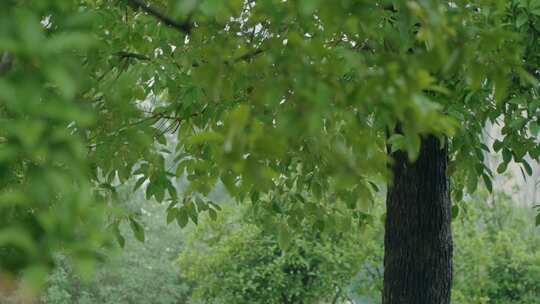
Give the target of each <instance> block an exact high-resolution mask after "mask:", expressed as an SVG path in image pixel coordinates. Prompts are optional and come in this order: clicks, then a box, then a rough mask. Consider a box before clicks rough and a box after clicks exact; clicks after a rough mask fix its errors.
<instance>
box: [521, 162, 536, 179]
mask: <svg viewBox="0 0 540 304" xmlns="http://www.w3.org/2000/svg"><path fill="white" fill-rule="evenodd" d="M521 164H522V165H523V167H524V168H525V172H527V175H528V176H531V175H532V173H533V170H532V168H531V165H529V163H528V162H527V161H526V160H524V159H522V160H521Z"/></svg>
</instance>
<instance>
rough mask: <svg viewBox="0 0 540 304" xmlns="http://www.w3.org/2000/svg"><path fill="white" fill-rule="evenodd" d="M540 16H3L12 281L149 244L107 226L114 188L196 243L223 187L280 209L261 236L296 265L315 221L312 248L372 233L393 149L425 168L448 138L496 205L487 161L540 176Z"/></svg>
mask: <svg viewBox="0 0 540 304" xmlns="http://www.w3.org/2000/svg"><path fill="white" fill-rule="evenodd" d="M539 8H540V2H539V1H538V0H511V1H507V0H490V1H486V0H475V1H464V0H457V1H438V0H418V1H401V0H396V1H389V0H380V1H374V0H342V1H337V2H336V1H315V0H313V1H310V0H302V1H278V0H260V1H252V0H247V1H241V0H227V1H215V0H204V1H191V0H167V1H165V0H145V1H143V0H119V1H103V0H76V1H69V0H42V1H25V0H3V1H2V10H1V11H0V54H1V58H2V59H1V62H0V123H1V128H0V147H1V149H0V202H1V204H0V211H1V213H0V220H1V221H0V255H1V256H2V259H0V267H1V271H2V272H7V273H9V274H10V275H13V274H14V273H19V272H20V271H22V270H26V271H27V272H28V273H34V274H35V273H38V274H41V276H39V275H38V276H37V277H43V274H44V273H45V270H46V269H47V268H46V267H47V266H48V265H50V264H51V263H52V256H53V254H52V253H53V252H54V251H56V250H58V249H60V248H61V249H63V250H65V251H66V252H69V253H70V254H73V256H74V257H76V258H77V259H76V260H77V261H79V262H78V263H77V265H79V268H82V269H84V268H89V267H88V265H89V263H90V261H92V260H94V259H95V258H96V255H95V251H96V250H95V249H96V248H98V247H100V246H102V245H103V244H104V243H107V242H106V240H105V237H104V235H103V233H102V232H103V231H102V230H103V229H101V228H103V227H109V228H110V230H111V231H112V232H114V233H116V236H117V239H118V241H119V242H120V243H122V237H121V236H120V233H119V229H118V227H119V226H120V225H121V224H122V223H124V224H125V223H128V224H129V225H131V227H132V229H133V231H134V232H135V236H136V237H137V238H138V239H140V240H142V239H144V233H143V232H144V227H143V226H142V225H141V224H140V223H139V222H138V221H137V219H136V218H135V217H133V216H126V214H124V213H120V214H118V213H116V212H115V208H106V209H107V214H106V215H103V214H102V209H104V208H103V207H110V206H111V205H112V203H111V202H110V199H109V197H108V196H109V195H110V196H114V191H115V190H114V189H115V186H117V183H116V181H119V182H120V183H125V182H126V181H127V180H128V179H129V178H130V177H132V176H136V177H137V179H138V180H137V183H136V187H139V186H142V185H143V184H144V185H145V187H144V191H145V195H146V197H147V198H148V199H151V198H153V199H155V200H157V201H160V202H162V201H167V202H168V203H169V204H170V205H169V208H168V209H167V210H168V215H167V217H168V218H169V219H170V220H174V219H176V220H177V221H178V222H179V223H181V224H182V225H185V224H187V222H198V215H199V213H200V212H205V213H208V214H209V216H215V215H216V213H217V210H218V207H217V206H216V205H215V204H213V203H212V201H211V200H210V199H209V198H208V194H209V192H210V191H211V190H212V189H213V188H214V186H215V185H216V184H218V183H222V184H223V185H225V187H226V188H227V190H228V192H229V194H230V195H231V196H232V197H233V198H234V199H236V200H237V201H243V202H244V201H245V202H250V203H252V205H253V206H255V208H257V210H258V211H261V210H266V214H267V215H266V216H264V217H263V219H265V223H263V225H265V227H266V228H268V227H279V228H278V229H274V230H273V231H274V233H275V234H276V235H277V236H279V235H282V237H280V239H281V241H280V242H279V243H280V245H282V247H283V248H282V249H285V248H286V247H287V246H288V245H289V244H288V243H289V242H288V241H287V240H288V239H292V238H291V237H285V238H283V236H284V235H285V236H288V235H293V234H294V233H298V234H299V235H302V234H303V233H305V232H304V229H305V227H304V224H303V223H304V220H305V221H307V222H308V223H309V225H310V227H311V228H315V229H314V232H313V233H314V234H315V235H317V234H319V233H324V232H325V231H326V230H329V231H330V232H332V231H334V230H336V229H339V226H340V225H342V223H343V220H346V221H349V220H351V221H354V222H356V223H359V222H361V221H363V220H364V219H365V217H366V216H368V215H367V213H368V212H369V207H370V205H371V204H372V203H373V202H374V199H373V197H374V193H376V192H378V190H377V186H376V185H377V184H382V183H385V182H386V181H387V178H388V176H389V174H388V173H389V172H388V170H387V168H388V163H389V162H391V161H392V160H390V159H388V156H387V151H386V148H387V147H389V148H390V149H394V150H395V149H402V150H405V151H407V152H408V155H409V157H410V159H411V160H414V159H415V158H416V157H417V154H418V150H419V143H420V138H421V136H424V135H427V134H431V135H436V136H438V137H440V138H441V140H445V138H448V141H449V143H450V148H451V158H452V159H451V161H452V165H451V168H450V170H449V174H451V176H452V178H453V182H452V185H453V193H454V195H455V197H456V198H457V201H460V200H461V198H462V197H463V193H473V192H474V191H475V190H476V188H477V187H478V183H479V181H480V180H482V181H483V182H484V184H485V185H486V187H487V188H488V189H491V177H492V175H493V174H495V173H494V172H491V171H490V169H489V168H487V167H486V166H485V165H484V163H483V153H484V152H485V151H488V150H490V149H493V150H495V151H497V152H498V153H501V154H502V156H503V163H502V164H501V165H500V166H499V168H498V169H497V173H501V172H504V171H505V170H506V168H507V165H508V163H509V162H511V161H515V162H517V163H519V164H520V165H521V166H522V168H523V171H524V173H526V174H530V172H531V168H530V165H529V164H528V162H527V160H526V159H527V158H526V157H525V156H527V155H528V156H530V157H532V158H533V159H535V158H538V157H539V156H540V146H539V145H538V143H537V142H535V139H536V136H537V134H538V130H539V129H540V128H539V120H538V116H539V112H540V99H539V95H538V80H537V76H538V71H537V67H538V66H539V65H540V63H539V60H540V57H539V56H538V54H539V53H540V52H539V47H540V43H539V41H538V40H539V37H540V35H539V32H540V19H539V18H540V11H539ZM487 121H490V122H492V123H500V124H501V125H504V127H503V130H502V133H503V138H502V139H501V140H498V141H496V142H495V143H494V144H493V147H487V146H486V145H485V144H483V143H482V141H481V133H482V128H483V126H484V125H485V123H486V122H487ZM398 126H399V127H398ZM168 134H173V135H174V136H176V137H177V138H178V139H179V140H178V143H177V145H176V147H175V149H166V147H165V144H167V142H168V141H170V140H169V138H168V137H167V136H166V135H168ZM168 157H171V158H173V159H174V162H172V163H169V162H167V161H166V158H168ZM184 174H185V175H186V176H187V179H188V180H189V182H190V183H189V188H188V190H187V191H185V192H184V193H182V194H181V195H179V194H178V193H177V191H176V189H175V187H174V184H173V182H174V180H175V178H177V177H181V176H183V175H184ZM96 189H97V190H99V191H97V192H98V193H93V190H96ZM104 201H107V202H108V203H109V204H107V205H106V204H103V203H100V202H104ZM342 204H346V205H348V206H349V209H350V211H349V214H348V215H343V212H342V210H343V209H341V208H340V207H339V206H341V205H342ZM351 214H352V215H353V217H350V216H349V215H351ZM103 221H105V222H106V223H103ZM273 223H277V224H278V225H276V226H272V224H273ZM284 227H286V228H284ZM270 230H271V229H265V231H270ZM283 231H287V232H286V233H283ZM261 233H262V232H261ZM32 277H35V276H32Z"/></svg>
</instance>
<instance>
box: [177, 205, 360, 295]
mask: <svg viewBox="0 0 540 304" xmlns="http://www.w3.org/2000/svg"><path fill="white" fill-rule="evenodd" d="M237 208H239V207H237ZM251 220H252V219H251V218H250V215H248V214H247V213H245V212H243V211H242V210H238V209H234V208H232V207H228V208H225V210H224V211H223V213H222V214H221V216H220V217H218V219H216V220H215V221H212V220H210V219H208V218H205V219H204V220H203V221H202V223H200V224H199V225H198V226H196V227H190V228H189V229H188V231H187V236H186V246H185V247H184V250H183V251H182V252H181V254H180V256H179V259H178V264H179V265H180V269H181V271H182V275H183V277H184V278H185V279H186V280H187V281H189V282H191V283H192V284H193V286H194V294H193V298H194V299H195V300H200V301H202V302H203V303H216V304H217V303H238V304H241V303H317V301H323V300H324V301H328V302H330V301H334V300H336V299H342V298H344V297H345V296H346V292H345V290H343V287H344V286H346V285H347V284H348V282H350V280H351V278H352V277H353V276H354V275H355V274H356V272H357V271H358V269H359V266H360V263H361V262H362V260H363V257H362V256H361V253H362V250H361V247H362V246H363V245H362V243H363V242H364V241H368V240H363V239H362V234H360V233H359V231H358V229H356V228H352V227H351V229H350V230H348V232H343V233H341V234H340V235H338V234H320V233H319V234H318V233H313V232H312V230H309V229H306V230H305V231H304V232H303V233H302V232H301V233H299V234H297V235H295V236H294V239H293V240H292V241H291V242H290V245H289V246H288V247H287V250H286V251H283V250H281V249H280V246H279V240H278V236H276V234H274V233H269V232H266V231H263V230H262V229H261V228H259V226H258V225H255V224H254V223H251V222H250V221H251Z"/></svg>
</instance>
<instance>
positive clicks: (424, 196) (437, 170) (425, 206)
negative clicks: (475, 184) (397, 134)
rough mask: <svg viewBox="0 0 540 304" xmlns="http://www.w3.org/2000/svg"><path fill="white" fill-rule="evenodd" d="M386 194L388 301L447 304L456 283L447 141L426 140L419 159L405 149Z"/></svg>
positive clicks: (385, 290)
mask: <svg viewBox="0 0 540 304" xmlns="http://www.w3.org/2000/svg"><path fill="white" fill-rule="evenodd" d="M392 157H393V159H394V160H395V162H394V164H393V166H392V171H393V174H394V177H393V184H392V185H390V187H389V189H388V195H387V199H386V205H387V206H386V207H387V213H386V224H385V230H386V231H385V238H384V245H385V249H384V287H383V295H382V302H383V304H398V303H399V304H448V303H450V288H451V285H452V248H453V245H452V233H451V229H450V220H451V214H450V193H449V182H448V177H447V175H446V167H447V164H448V148H447V145H444V147H441V144H440V142H439V140H438V139H437V138H435V137H433V136H429V137H426V138H424V139H422V146H421V148H420V155H419V157H418V160H417V161H416V162H414V163H412V164H411V163H410V162H409V161H408V158H407V154H406V153H404V152H401V151H398V152H395V153H393V154H392Z"/></svg>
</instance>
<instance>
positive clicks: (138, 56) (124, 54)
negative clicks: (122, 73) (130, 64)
mask: <svg viewBox="0 0 540 304" xmlns="http://www.w3.org/2000/svg"><path fill="white" fill-rule="evenodd" d="M115 55H116V56H118V57H120V58H121V59H138V60H143V61H150V60H152V59H151V58H150V57H148V56H146V55H143V54H137V53H130V52H125V51H120V52H116V53H115Z"/></svg>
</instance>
